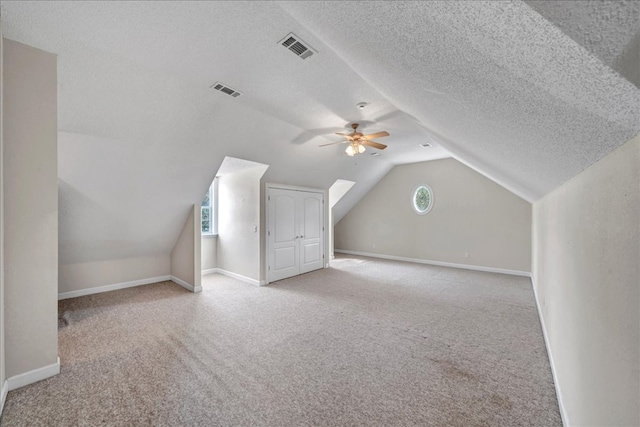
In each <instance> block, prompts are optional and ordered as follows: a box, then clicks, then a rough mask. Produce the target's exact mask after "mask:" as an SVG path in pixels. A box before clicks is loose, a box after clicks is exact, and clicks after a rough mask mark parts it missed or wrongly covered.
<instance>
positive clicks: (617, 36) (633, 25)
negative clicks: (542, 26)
mask: <svg viewBox="0 0 640 427" xmlns="http://www.w3.org/2000/svg"><path fill="white" fill-rule="evenodd" d="M525 1H526V3H527V4H528V5H529V6H531V7H532V8H533V9H534V10H536V11H537V12H538V13H540V14H541V15H542V16H544V17H545V18H547V19H548V20H549V21H551V22H553V23H554V24H556V25H557V26H558V27H559V28H560V29H561V30H562V31H564V32H565V33H566V34H567V35H568V36H569V37H571V38H572V39H573V40H575V41H576V42H578V43H579V44H580V45H582V46H583V47H584V48H585V49H587V50H588V51H589V52H591V53H593V54H594V55H595V56H596V57H597V58H599V59H600V60H601V61H602V62H604V63H605V64H606V65H608V66H610V67H611V68H613V69H614V70H616V71H617V72H619V73H620V74H621V75H622V76H624V77H625V78H627V79H628V80H629V81H631V82H632V83H633V84H635V85H636V86H640V56H639V55H640V33H639V32H638V26H639V24H638V23H639V22H640V2H638V1H637V0H633V1H631V0H623V1H557V0H525Z"/></svg>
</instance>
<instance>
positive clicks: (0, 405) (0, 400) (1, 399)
mask: <svg viewBox="0 0 640 427" xmlns="http://www.w3.org/2000/svg"><path fill="white" fill-rule="evenodd" d="M7 393H9V381H7V380H4V384H2V396H1V397H0V415H2V410H3V409H4V402H5V400H7Z"/></svg>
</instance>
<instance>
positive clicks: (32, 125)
mask: <svg viewBox="0 0 640 427" xmlns="http://www.w3.org/2000/svg"><path fill="white" fill-rule="evenodd" d="M3 60H4V63H3V66H4V69H3V72H4V74H3V78H4V86H3V90H4V93H3V95H4V98H3V129H2V130H3V139H4V140H3V143H4V147H3V148H4V155H3V168H4V170H3V173H4V251H5V253H4V257H5V258H4V274H5V278H4V279H5V289H4V290H5V301H4V302H5V340H6V375H7V377H12V376H15V375H18V374H22V373H25V372H28V371H31V370H34V369H38V368H42V367H45V366H49V365H53V364H56V363H57V355H58V354H57V353H58V342H57V338H58V331H57V312H58V306H57V301H58V187H57V79H56V66H57V65H56V56H55V55H52V54H50V53H47V52H43V51H41V50H38V49H35V48H32V47H29V46H26V45H23V44H20V43H16V42H13V41H10V40H5V41H4V46H3Z"/></svg>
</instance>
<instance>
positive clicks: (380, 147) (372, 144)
mask: <svg viewBox="0 0 640 427" xmlns="http://www.w3.org/2000/svg"><path fill="white" fill-rule="evenodd" d="M360 144H362V145H368V146H369V147H373V148H377V149H378V150H384V149H385V148H387V146H386V145H384V144H380V143H379V142H375V141H366V140H364V139H361V140H360Z"/></svg>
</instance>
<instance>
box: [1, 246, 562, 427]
mask: <svg viewBox="0 0 640 427" xmlns="http://www.w3.org/2000/svg"><path fill="white" fill-rule="evenodd" d="M203 289H204V291H203V292H202V293H200V294H192V293H189V292H187V291H185V290H184V289H182V288H181V287H179V286H177V285H175V284H172V283H171V282H164V283H160V284H154V285H147V286H140V287H137V288H131V289H125V290H120V291H114V292H109V293H105V294H99V295H92V296H86V297H80V298H75V299H70V300H65V301H61V302H60V306H59V309H60V311H61V313H62V312H66V317H67V318H68V320H69V325H68V326H64V327H61V328H60V330H59V353H60V358H61V362H62V372H61V374H60V375H58V376H56V377H53V378H50V379H47V380H45V381H41V382H39V383H36V384H32V385H30V386H27V387H24V388H22V389H19V390H15V391H12V392H10V393H9V395H8V397H7V402H6V405H5V410H4V414H3V416H2V419H1V424H2V425H3V426H18V425H19V426H38V425H51V426H95V425H121V426H125V425H154V426H182V425H189V426H196V425H197V426H320V425H321V426H360V425H361V426H408V425H424V426H533V425H535V426H559V425H561V421H560V415H559V412H558V405H557V401H556V396H555V391H554V386H553V382H552V378H551V371H550V367H549V362H548V359H547V354H546V351H545V346H544V341H543V338H542V332H541V329H540V324H539V320H538V317H537V313H536V308H535V304H534V298H533V293H532V290H531V284H530V281H529V279H527V278H518V277H513V276H506V275H500V274H491V273H480V272H472V271H465V270H456V269H449V268H440V267H432V266H426V265H417V264H410V263H403V262H394V261H382V260H372V259H366V258H357V257H342V258H339V259H336V260H335V261H334V262H333V267H332V268H330V269H325V270H321V271H317V272H313V273H309V274H305V275H302V276H298V277H295V278H292V279H287V280H283V281H280V282H277V283H273V284H271V285H269V286H267V287H254V286H251V285H247V284H244V283H241V282H238V281H236V280H234V279H231V278H228V277H224V276H219V275H210V276H205V277H204V278H203Z"/></svg>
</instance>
